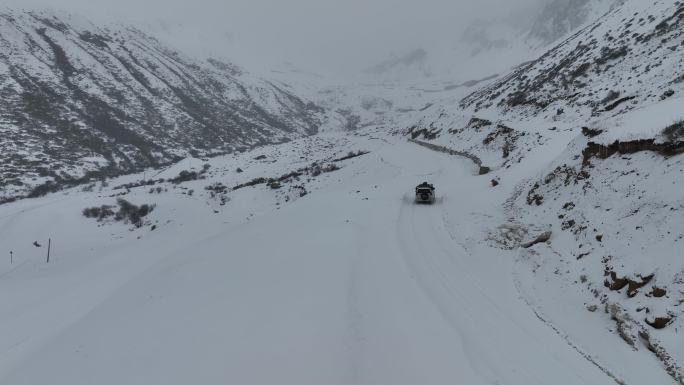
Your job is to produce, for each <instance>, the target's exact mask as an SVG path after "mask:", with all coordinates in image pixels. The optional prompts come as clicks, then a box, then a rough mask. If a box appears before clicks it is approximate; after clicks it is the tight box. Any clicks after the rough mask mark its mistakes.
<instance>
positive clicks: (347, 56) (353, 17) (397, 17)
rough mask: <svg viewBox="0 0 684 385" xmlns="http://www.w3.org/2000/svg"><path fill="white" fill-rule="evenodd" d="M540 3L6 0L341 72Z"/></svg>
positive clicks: (246, 56)
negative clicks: (120, 22) (478, 21)
mask: <svg viewBox="0 0 684 385" xmlns="http://www.w3.org/2000/svg"><path fill="white" fill-rule="evenodd" d="M540 1H543V0H516V1H510V0H479V1H475V0H420V1H407V0H344V1H342V0H288V1H283V0H229V1H225V0H224V1H221V0H195V1H192V2H188V1H182V0H118V1H111V0H108V1H105V0H2V2H3V3H5V4H6V5H8V6H10V7H30V8H35V7H49V8H53V9H65V10H68V11H70V12H75V13H78V14H84V15H85V16H88V17H90V18H93V19H94V20H96V21H98V22H104V21H122V22H125V23H133V24H137V25H144V26H145V27H146V28H147V29H148V30H152V31H153V32H155V34H157V35H160V37H162V39H164V40H170V42H171V43H175V45H176V46H177V47H179V48H181V49H182V50H184V51H186V52H188V53H190V54H195V55H198V54H199V55H210V54H211V55H219V56H222V57H223V58H225V59H228V60H232V61H234V62H237V63H238V64H242V65H244V66H247V67H250V68H262V69H263V68H268V67H272V66H274V65H278V64H280V63H283V62H292V63H294V64H296V65H297V66H298V67H303V68H308V69H313V70H316V71H326V72H329V73H337V74H350V73H356V72H358V71H360V70H361V69H363V68H366V67H368V66H370V65H372V64H375V63H377V62H379V61H382V60H383V59H385V58H386V57H388V56H389V55H390V54H393V53H394V54H402V53H405V52H407V51H410V50H413V49H416V48H426V49H428V51H430V52H431V53H437V54H439V51H440V50H442V51H446V50H450V49H452V50H453V49H454V47H455V44H456V42H458V41H459V39H460V36H461V34H462V32H463V30H464V28H465V27H466V26H468V25H470V24H472V23H473V22H474V21H475V20H503V19H506V18H507V19H508V20H511V19H514V20H520V19H521V16H523V17H522V19H524V18H525V16H524V14H528V13H529V12H530V10H531V12H534V9H535V7H534V4H538V3H540ZM521 10H522V11H521ZM510 15H514V16H513V17H511V16H510Z"/></svg>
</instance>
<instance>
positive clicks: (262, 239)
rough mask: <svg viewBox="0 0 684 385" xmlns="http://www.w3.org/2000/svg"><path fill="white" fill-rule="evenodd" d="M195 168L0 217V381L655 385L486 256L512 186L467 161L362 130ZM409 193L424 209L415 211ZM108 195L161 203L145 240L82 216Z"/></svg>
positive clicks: (498, 255) (505, 259) (639, 364)
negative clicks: (566, 332) (191, 174)
mask: <svg viewBox="0 0 684 385" xmlns="http://www.w3.org/2000/svg"><path fill="white" fill-rule="evenodd" d="M359 150H365V151H370V152H369V153H367V154H361V155H358V154H359V153H358V151H359ZM350 152H352V154H349V153H350ZM350 155H351V156H353V157H349V156H350ZM356 155H358V156H356ZM345 158H346V159H345ZM314 162H315V163H316V164H317V165H313V164H312V163H314ZM208 164H209V165H210V166H209V167H205V166H203V162H199V161H197V160H194V159H187V160H185V161H183V162H181V163H180V164H178V165H176V166H174V167H173V168H170V169H167V170H165V171H164V172H163V173H162V174H159V175H155V176H153V177H152V176H150V174H148V175H147V176H146V177H145V176H144V175H134V176H129V177H125V178H120V179H118V180H114V181H111V183H110V184H109V186H99V185H95V186H92V189H93V191H81V189H72V190H68V191H65V192H63V193H58V194H54V195H50V196H48V197H44V198H39V199H35V200H24V201H20V202H15V203H12V204H8V205H3V206H0V227H1V228H2V232H0V244H2V245H3V248H4V249H5V250H6V251H8V250H7V249H9V250H13V251H14V264H10V261H9V259H8V258H7V259H3V260H2V262H0V263H1V264H0V266H1V269H2V270H1V273H0V274H1V275H0V300H1V301H2V303H3V304H4V306H3V307H2V309H0V326H2V329H3V330H12V333H5V334H2V335H1V336H0V347H1V349H0V357H1V358H2V359H0V382H2V383H7V384H12V385H21V384H34V383H42V382H46V381H50V382H51V383H55V384H70V385H76V384H90V383H98V384H103V385H104V384H121V383H126V384H149V383H165V384H187V383H188V382H198V381H199V382H202V383H209V384H213V383H226V382H229V383H241V384H269V383H279V384H321V383H333V384H338V383H339V384H347V383H357V384H380V383H382V384H385V383H391V384H416V383H421V384H444V383H452V382H459V381H461V382H467V383H468V384H474V385H479V384H483V385H484V384H492V383H506V384H514V385H518V384H519V385H523V384H524V385H528V384H530V383H536V384H549V383H554V384H578V383H580V384H613V383H614V379H619V380H621V379H624V380H626V381H627V383H645V381H647V379H650V380H652V381H655V383H659V384H665V383H668V378H667V375H666V374H665V373H664V372H663V373H661V372H660V371H659V366H658V363H657V362H655V361H639V359H638V358H639V357H638V356H637V355H635V354H633V353H632V351H631V349H630V348H629V347H627V346H626V345H624V344H622V343H621V342H620V340H619V339H618V338H613V336H612V335H610V334H608V333H605V334H603V335H601V334H599V335H598V336H597V342H599V341H600V342H601V343H602V344H604V346H606V347H610V348H611V349H613V350H614V353H615V354H616V355H617V358H616V359H615V360H610V361H609V360H607V357H604V356H603V355H599V356H594V355H593V354H587V351H585V350H584V349H585V348H584V346H581V345H572V344H569V343H568V341H567V340H566V339H565V338H562V336H559V335H558V334H557V332H556V331H555V330H554V329H553V327H550V326H549V325H547V324H545V323H543V322H542V321H541V320H540V319H539V318H538V317H537V315H536V314H535V312H533V311H532V310H531V309H530V308H529V306H528V304H527V303H526V302H525V301H524V300H523V299H522V298H521V297H520V296H519V294H518V292H517V290H516V286H515V283H516V281H514V280H513V279H511V277H512V273H513V272H514V270H515V261H516V251H515V250H500V249H498V248H497V247H495V245H494V246H493V245H492V244H490V242H487V241H485V238H486V237H487V235H488V232H489V229H491V228H494V227H495V226H496V225H497V224H498V223H501V221H502V220H504V217H503V212H502V211H501V210H500V209H499V205H500V204H501V203H503V201H504V200H505V199H506V197H507V196H508V195H509V194H510V193H511V190H512V187H510V186H509V187H506V188H502V189H493V188H492V187H491V186H490V185H489V183H488V182H487V181H488V177H481V176H478V175H477V172H476V171H477V169H476V168H475V167H474V166H473V164H472V163H471V162H470V161H468V160H466V159H461V158H458V157H452V156H449V155H445V154H441V153H439V152H433V151H430V150H428V149H424V148H422V147H419V146H416V145H414V144H411V143H406V142H405V141H404V140H403V139H402V138H400V137H392V136H388V135H386V133H385V132H384V130H362V131H359V132H358V133H357V135H354V136H350V135H349V134H339V133H338V134H325V135H318V136H316V137H314V138H310V139H303V140H298V141H294V142H291V143H287V144H282V145H279V146H271V147H264V148H261V149H258V150H254V151H250V152H246V153H243V154H235V155H232V156H225V157H218V158H215V159H211V160H209V161H208ZM331 165H334V166H331ZM238 168H240V169H241V171H242V172H237V169H238ZM316 169H319V171H316ZM183 170H188V171H195V172H196V173H197V174H198V178H199V179H196V180H192V179H189V180H186V181H184V182H180V181H176V182H172V181H170V180H173V179H174V178H175V177H176V176H178V175H179V174H180V173H181V172H182V171H183ZM292 172H295V173H296V174H293V173H292ZM186 175H187V174H186ZM143 178H145V179H149V178H153V179H154V180H156V182H153V183H149V184H148V183H140V182H141V179H143ZM158 178H165V179H166V181H164V182H161V181H158ZM260 178H265V179H260ZM268 178H272V180H268ZM186 179H187V178H186ZM423 179H430V180H431V181H433V182H435V183H436V184H437V186H438V189H439V190H438V195H439V199H438V205H436V206H416V205H414V204H413V202H412V196H411V192H412V191H411V189H412V187H413V185H414V184H415V183H416V181H421V180H423ZM250 181H251V182H250ZM121 185H123V187H119V186H121ZM243 186H244V187H243ZM86 190H87V189H86ZM116 198H123V199H126V200H127V201H129V202H132V203H134V204H138V205H140V204H143V203H148V204H156V207H155V208H154V210H153V211H152V212H151V213H150V214H148V215H147V216H145V217H144V218H143V221H142V222H141V224H142V225H141V227H136V226H135V225H133V224H130V223H129V224H124V223H123V222H117V221H115V219H113V218H114V217H108V218H105V219H104V220H102V221H101V222H98V221H97V219H96V218H86V217H84V216H83V215H82V210H83V209H84V208H87V207H92V206H97V207H99V206H101V205H112V206H116ZM48 217H50V218H60V219H59V221H45V220H41V219H42V218H48ZM36 221H38V223H40V224H41V225H40V226H36V225H35V223H36ZM47 238H52V253H51V261H50V263H49V264H48V263H45V257H46V251H47V250H46V247H47V246H46V243H47ZM34 241H37V243H38V244H40V245H41V247H36V246H35V245H34V244H33V242H34ZM48 288H49V289H48ZM551 326H553V325H551ZM591 353H593V352H591ZM606 362H609V363H610V365H606ZM36 367H40V368H42V369H41V370H36V369H35V368H36Z"/></svg>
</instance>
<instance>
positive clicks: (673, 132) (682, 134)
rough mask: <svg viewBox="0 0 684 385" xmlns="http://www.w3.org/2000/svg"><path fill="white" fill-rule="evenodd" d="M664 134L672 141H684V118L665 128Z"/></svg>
mask: <svg viewBox="0 0 684 385" xmlns="http://www.w3.org/2000/svg"><path fill="white" fill-rule="evenodd" d="M663 136H664V137H665V139H666V140H667V141H668V142H670V143H680V142H684V120H680V121H678V122H676V123H673V124H672V125H671V126H668V127H667V128H665V129H664V130H663Z"/></svg>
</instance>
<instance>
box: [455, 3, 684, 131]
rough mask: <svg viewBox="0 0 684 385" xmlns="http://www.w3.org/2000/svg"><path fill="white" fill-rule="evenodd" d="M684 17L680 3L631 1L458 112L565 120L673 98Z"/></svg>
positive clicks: (681, 65)
mask: <svg viewBox="0 0 684 385" xmlns="http://www.w3.org/2000/svg"><path fill="white" fill-rule="evenodd" d="M683 14H684V5H682V4H681V3H680V2H677V1H656V2H653V1H648V2H646V1H628V2H626V3H625V4H623V5H622V6H620V7H618V8H616V9H614V10H613V11H611V12H610V13H609V14H607V15H606V16H605V17H603V18H601V19H599V20H598V21H596V22H594V23H592V24H591V25H589V26H588V27H586V28H584V29H583V30H581V31H580V32H578V33H576V34H575V35H573V36H572V37H570V38H568V39H567V40H565V41H564V42H562V43H561V44H559V45H558V46H556V47H555V48H553V49H551V50H549V51H548V52H547V53H545V54H544V55H542V56H541V57H540V58H539V59H537V60H534V61H532V62H530V63H527V64H525V65H522V66H520V67H519V68H518V69H517V70H516V71H514V72H513V73H511V74H510V75H508V76H506V77H505V78H503V79H501V80H500V81H498V82H496V83H495V84H492V85H491V86H489V87H487V88H484V89H481V90H479V91H477V92H475V93H473V94H472V95H470V96H468V97H467V98H465V99H464V100H463V102H462V106H463V107H465V108H473V109H475V111H479V110H483V109H489V108H492V107H493V108H500V109H503V110H504V111H510V110H513V111H511V112H510V113H509V114H520V115H525V116H538V115H544V116H546V117H551V116H553V115H558V118H559V119H561V120H565V121H567V120H574V119H577V118H578V117H587V116H601V115H614V114H616V113H620V112H621V111H622V110H629V109H633V108H636V107H637V106H640V105H644V104H648V103H654V102H658V101H660V100H661V99H665V98H668V97H671V96H672V95H674V94H675V93H677V92H680V91H681V89H682V87H684V81H682V75H681V73H682V70H684V59H683V58H682V54H681V50H682V36H683V34H684V29H683V28H682V25H683V24H684V21H683V20H682V19H683V18H682V15H683ZM585 119H586V118H585Z"/></svg>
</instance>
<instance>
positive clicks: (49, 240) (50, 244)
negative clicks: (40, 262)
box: [45, 238, 52, 263]
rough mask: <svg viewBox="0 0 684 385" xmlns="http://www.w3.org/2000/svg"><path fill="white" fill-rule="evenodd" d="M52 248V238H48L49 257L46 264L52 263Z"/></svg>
mask: <svg viewBox="0 0 684 385" xmlns="http://www.w3.org/2000/svg"><path fill="white" fill-rule="evenodd" d="M51 246H52V238H48V255H47V262H45V263H50V247H51Z"/></svg>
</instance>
